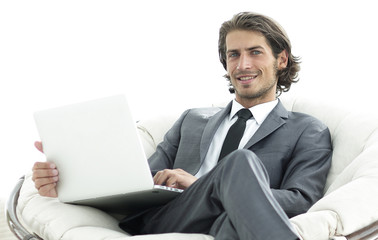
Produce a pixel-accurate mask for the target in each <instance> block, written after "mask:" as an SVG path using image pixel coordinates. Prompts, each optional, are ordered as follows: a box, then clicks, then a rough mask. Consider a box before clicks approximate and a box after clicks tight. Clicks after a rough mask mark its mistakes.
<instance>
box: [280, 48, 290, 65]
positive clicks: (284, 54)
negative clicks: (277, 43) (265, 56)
mask: <svg viewBox="0 0 378 240" xmlns="http://www.w3.org/2000/svg"><path fill="white" fill-rule="evenodd" d="M277 61H278V69H279V70H282V69H284V68H286V67H287V63H288V61H289V54H288V53H287V51H286V49H285V50H283V51H282V52H281V53H280V54H278V57H277Z"/></svg>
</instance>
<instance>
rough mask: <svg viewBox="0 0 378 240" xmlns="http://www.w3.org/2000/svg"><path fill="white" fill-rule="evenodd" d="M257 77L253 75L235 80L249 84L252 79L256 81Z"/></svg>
mask: <svg viewBox="0 0 378 240" xmlns="http://www.w3.org/2000/svg"><path fill="white" fill-rule="evenodd" d="M257 76H258V74H253V75H248V76H240V77H237V78H236V79H237V80H239V81H242V82H250V81H252V80H254V79H256V78H257Z"/></svg>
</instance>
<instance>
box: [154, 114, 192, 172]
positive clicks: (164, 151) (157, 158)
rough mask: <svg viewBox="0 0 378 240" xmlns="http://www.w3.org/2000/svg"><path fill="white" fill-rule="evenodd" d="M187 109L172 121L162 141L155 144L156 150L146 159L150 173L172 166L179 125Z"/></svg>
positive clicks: (179, 135) (175, 152) (178, 141)
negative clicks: (172, 123)
mask: <svg viewBox="0 0 378 240" xmlns="http://www.w3.org/2000/svg"><path fill="white" fill-rule="evenodd" d="M189 111H190V110H187V111H185V112H184V113H183V114H182V115H181V116H180V118H179V119H178V120H177V121H176V122H175V123H174V125H173V126H172V128H171V129H170V130H169V131H168V132H167V133H166V134H165V136H164V140H163V142H161V143H160V144H159V145H158V146H157V148H156V152H155V153H154V154H152V155H151V157H150V158H149V159H148V162H149V165H150V168H151V173H152V175H155V174H156V173H157V172H158V171H160V170H163V169H172V168H173V164H174V162H175V159H176V154H177V149H178V147H179V144H180V139H181V126H182V123H183V121H184V119H185V117H186V115H187V114H188V112H189Z"/></svg>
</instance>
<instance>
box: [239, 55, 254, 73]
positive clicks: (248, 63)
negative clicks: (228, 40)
mask: <svg viewBox="0 0 378 240" xmlns="http://www.w3.org/2000/svg"><path fill="white" fill-rule="evenodd" d="M251 67H252V59H251V58H250V57H249V56H247V55H246V54H241V55H240V58H239V64H238V66H237V69H238V70H245V69H250V68H251Z"/></svg>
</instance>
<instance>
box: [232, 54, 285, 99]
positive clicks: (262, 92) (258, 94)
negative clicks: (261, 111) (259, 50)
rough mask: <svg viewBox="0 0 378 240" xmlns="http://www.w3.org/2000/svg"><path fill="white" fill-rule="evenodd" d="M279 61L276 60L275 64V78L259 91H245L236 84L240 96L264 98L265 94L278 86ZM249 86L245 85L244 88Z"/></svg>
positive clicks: (244, 97)
mask: <svg viewBox="0 0 378 240" xmlns="http://www.w3.org/2000/svg"><path fill="white" fill-rule="evenodd" d="M277 65H278V63H277V61H275V62H274V65H273V70H274V76H273V78H274V79H273V80H272V81H270V84H269V85H268V86H265V87H264V88H261V89H259V90H258V91H257V92H252V93H243V92H242V91H238V90H237V88H235V86H233V88H234V90H235V94H237V95H238V96H239V97H240V98H242V99H247V100H253V99H259V98H263V97H264V96H265V95H267V94H268V93H269V92H270V91H271V90H272V89H273V88H276V86H277V81H278V78H277V72H278V66H277ZM248 87H249V86H245V87H244V88H248Z"/></svg>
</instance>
